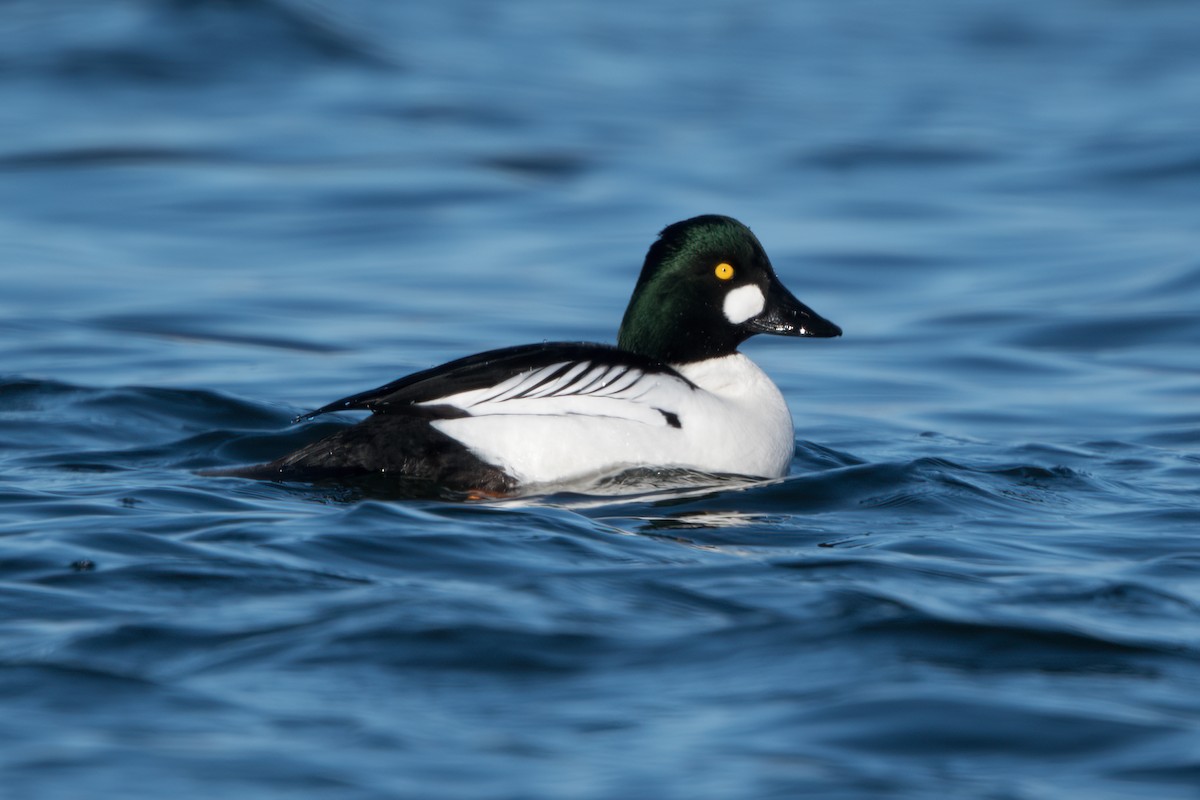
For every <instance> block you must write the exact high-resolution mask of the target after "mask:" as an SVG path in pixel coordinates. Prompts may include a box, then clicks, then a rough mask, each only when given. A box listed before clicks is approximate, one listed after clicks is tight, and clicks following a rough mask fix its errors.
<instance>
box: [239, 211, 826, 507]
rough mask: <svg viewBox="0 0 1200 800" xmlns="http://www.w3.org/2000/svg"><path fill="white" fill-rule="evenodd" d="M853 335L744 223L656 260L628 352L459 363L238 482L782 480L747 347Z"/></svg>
mask: <svg viewBox="0 0 1200 800" xmlns="http://www.w3.org/2000/svg"><path fill="white" fill-rule="evenodd" d="M758 333H770V334H775V335H779V336H814V337H832V336H840V335H841V334H842V330H841V328H839V327H838V326H837V325H835V324H833V323H832V322H830V321H828V320H826V319H824V318H822V317H820V316H819V315H817V314H816V313H815V312H814V311H813V310H812V309H810V308H809V307H808V306H806V305H804V304H803V303H801V302H800V301H799V300H797V299H796V298H795V297H794V296H793V295H792V294H791V292H789V291H788V290H787V289H786V288H784V286H783V284H782V283H780V281H779V278H778V277H776V275H775V270H774V269H773V268H772V267H771V262H770V260H769V259H768V258H767V254H766V251H765V250H764V249H763V247H762V245H761V244H759V241H758V239H757V238H756V237H755V236H754V234H753V233H751V232H750V229H749V228H747V227H746V226H745V225H743V224H742V223H740V222H738V221H737V220H735V219H732V218H731V217H725V216H718V215H705V216H699V217H693V218H692V219H687V220H684V221H682V222H677V223H675V224H673V225H669V226H667V227H666V228H664V229H663V230H662V232H661V233H660V234H659V237H658V239H657V240H656V241H655V242H654V243H653V244H652V245H651V247H650V250H649V252H648V253H647V254H646V260H645V263H644V265H643V266H642V272H641V276H640V277H639V278H638V281H637V285H636V286H635V287H634V289H633V296H632V297H631V298H630V301H629V306H628V307H627V308H626V310H625V316H624V318H623V319H622V320H621V328H620V332H619V333H618V335H617V346H616V347H613V346H611V345H604V344H591V343H583V342H552V343H544V344H531V345H524V346H521V347H508V348H504V349H500V350H491V351H488V352H485V353H479V354H478V355H473V356H468V357H466V358H461V359H458V360H456V361H451V362H449V363H447V364H443V365H441V366H438V367H434V368H432V369H427V370H424V371H422V372H417V373H414V374H412V375H409V376H407V377H404V378H400V379H399V380H396V381H393V382H392V383H389V384H387V385H385V386H380V387H379V388H377V389H371V390H370V391H366V392H362V393H360V394H355V395H352V396H350V397H346V398H343V399H341V400H337V401H335V402H333V403H330V404H328V405H326V406H322V407H321V408H318V409H317V410H316V411H312V412H309V413H307V414H304V415H302V416H300V417H297V418H296V419H297V421H300V420H309V419H312V418H314V417H316V416H319V415H321V414H326V413H329V412H333V411H354V410H365V411H370V412H372V415H371V416H370V417H368V418H367V419H365V420H363V421H361V422H359V423H358V424H357V425H354V426H352V427H349V428H345V429H343V430H340V431H338V432H336V433H334V434H332V435H330V436H328V437H326V438H324V439H321V440H320V441H318V442H315V443H313V444H310V445H308V446H306V447H303V448H301V449H299V450H297V451H295V452H293V453H291V454H289V455H285V456H283V457H282V458H279V459H277V460H275V461H272V462H270V463H268V464H261V465H258V466H254V467H249V468H245V469H241V470H233V471H230V472H226V473H224V474H233V475H239V476H243V477H252V478H260V479H273V480H300V481H309V480H319V479H328V478H346V477H351V476H356V475H367V474H378V473H386V474H388V475H395V476H397V477H399V478H404V479H415V480H422V481H429V482H432V483H434V484H436V485H438V486H440V487H444V488H446V489H449V490H453V491H466V492H472V493H481V494H484V495H495V496H502V495H507V494H513V493H517V492H526V491H529V490H530V488H531V487H535V486H544V485H554V484H558V485H561V484H564V483H568V482H575V481H581V480H585V479H589V478H595V477H598V476H602V475H609V474H615V473H618V472H623V471H625V470H629V469H635V468H679V469H685V470H695V471H699V472H704V473H714V474H733V475H741V476H747V477H754V478H776V477H780V476H782V475H783V474H784V473H785V472H786V470H787V467H788V464H789V463H790V461H791V458H792V455H793V451H794V447H795V443H794V441H793V430H792V417H791V413H790V412H789V411H788V407H787V404H786V403H785V402H784V399H783V395H782V394H780V392H779V389H778V388H777V387H776V386H775V384H774V383H772V382H771V379H770V378H768V377H767V375H766V373H764V372H763V371H762V370H761V369H760V368H759V367H758V366H756V365H755V364H754V362H752V361H751V360H750V359H748V358H746V356H744V355H742V354H741V353H739V352H738V345H740V344H741V343H742V342H744V341H745V340H746V339H748V338H750V337H751V336H753V335H755V334H758Z"/></svg>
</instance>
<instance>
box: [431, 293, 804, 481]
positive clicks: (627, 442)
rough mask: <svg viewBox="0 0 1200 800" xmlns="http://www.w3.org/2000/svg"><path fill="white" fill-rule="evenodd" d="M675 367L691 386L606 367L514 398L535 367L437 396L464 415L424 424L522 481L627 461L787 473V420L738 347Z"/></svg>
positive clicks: (575, 474)
mask: <svg viewBox="0 0 1200 800" xmlns="http://www.w3.org/2000/svg"><path fill="white" fill-rule="evenodd" d="M759 295H760V296H761V292H760V293H759ZM557 366H560V367H561V366H562V365H557ZM592 369H593V370H594V369H595V367H592ZM678 369H679V372H680V373H681V374H683V375H684V376H685V377H687V379H688V380H690V381H692V382H693V383H694V384H696V386H697V387H698V388H692V387H691V386H689V385H688V384H687V383H685V382H684V381H681V380H679V379H678V378H672V377H670V376H668V375H662V374H655V373H650V374H646V373H643V372H642V371H641V370H638V369H631V368H627V367H612V368H609V369H608V370H605V372H607V373H608V374H605V375H603V377H602V378H601V379H600V380H595V381H593V382H591V383H590V385H585V383H586V380H584V381H580V382H578V383H576V384H575V385H574V386H572V387H571V388H569V389H567V390H566V391H565V392H562V393H558V394H553V393H552V394H550V395H545V394H542V393H541V391H540V389H541V388H542V387H539V391H537V392H535V393H533V394H531V395H530V396H526V397H516V396H515V394H519V393H520V392H519V391H517V392H513V391H512V390H513V389H515V388H516V387H517V386H520V385H523V386H525V387H526V388H528V387H529V386H531V385H532V384H533V383H535V382H536V380H537V379H544V378H545V377H547V375H548V374H550V372H547V371H545V370H538V371H536V372H532V373H527V374H526V375H524V376H521V378H520V380H516V381H513V382H512V383H511V384H509V385H506V386H505V391H504V392H503V393H501V394H502V395H503V398H504V399H501V396H500V395H497V393H496V389H498V388H500V387H499V386H496V387H492V388H490V389H487V390H476V391H474V392H463V393H461V394H459V395H453V396H451V397H448V398H443V400H442V401H440V402H446V401H449V404H452V405H456V406H458V407H459V408H463V409H464V410H465V411H467V412H468V413H469V414H471V416H468V417H462V418H456V419H443V420H436V421H434V422H433V423H432V425H433V426H434V427H435V428H437V429H438V430H440V431H442V432H443V433H445V434H447V435H448V436H451V437H453V438H455V439H457V440H458V441H460V442H462V443H463V444H464V445H466V446H467V447H468V448H470V449H471V451H472V452H473V453H475V454H476V455H477V456H479V457H480V458H481V459H483V460H484V461H486V462H488V463H490V464H495V465H497V466H499V467H501V468H503V469H504V470H506V471H507V472H508V473H509V474H511V475H513V476H514V477H515V478H517V479H518V480H520V481H521V482H522V483H525V484H547V483H560V482H564V481H571V480H576V479H581V478H589V477H592V476H597V475H601V474H608V473H612V472H616V471H620V470H623V469H628V468H631V467H683V468H689V469H697V470H701V471H704V472H714V473H731V474H737V475H747V476H754V477H763V478H775V477H779V476H781V475H783V474H784V473H785V472H786V471H787V466H788V464H789V463H791V459H792V453H793V450H794V448H795V444H794V442H793V439H792V436H793V432H792V417H791V414H790V413H789V411H788V408H787V404H786V403H784V400H783V396H782V395H781V394H780V393H779V389H777V388H776V387H775V384H773V383H772V382H771V379H770V378H768V377H767V375H766V373H764V372H763V371H762V370H761V369H759V368H758V367H757V366H756V365H755V364H754V362H752V361H751V360H750V359H748V358H746V357H745V356H744V355H742V354H740V353H735V354H734V355H731V356H725V357H724V358H714V359H710V360H708V361H703V362H700V363H697V364H686V365H683V366H681V367H678ZM571 372H572V373H574V374H576V375H578V374H579V373H578V372H576V371H575V370H574V369H572V370H571ZM590 372H591V370H589V373H590ZM535 376H538V377H537V378H536V379H535ZM597 377H600V376H597ZM505 383H506V384H508V382H505ZM551 383H557V381H552V382H551ZM533 395H537V396H533ZM672 421H677V422H678V425H679V426H678V427H676V426H675V425H674V424H673V422H672Z"/></svg>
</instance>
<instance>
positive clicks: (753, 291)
mask: <svg viewBox="0 0 1200 800" xmlns="http://www.w3.org/2000/svg"><path fill="white" fill-rule="evenodd" d="M766 305H767V298H766V297H764V296H763V293H762V289H760V288H758V287H757V286H755V285H754V284H753V283H748V284H746V285H745V286H739V287H738V288H736V289H733V290H731V291H730V292H729V294H727V295H725V305H724V306H723V307H722V308H723V309H724V311H725V319H727V320H729V321H730V322H732V323H733V324H734V325H741V324H742V323H743V322H745V321H746V320H748V319H750V318H751V317H756V316H758V315H759V314H761V313H762V310H763V308H765V307H766Z"/></svg>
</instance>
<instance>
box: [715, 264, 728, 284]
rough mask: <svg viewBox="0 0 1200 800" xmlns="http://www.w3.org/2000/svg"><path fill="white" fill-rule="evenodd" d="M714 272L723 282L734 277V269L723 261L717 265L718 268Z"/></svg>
mask: <svg viewBox="0 0 1200 800" xmlns="http://www.w3.org/2000/svg"><path fill="white" fill-rule="evenodd" d="M713 272H714V274H716V276H717V277H718V278H720V279H721V280H723V281H727V280H729V279H730V278H732V277H733V267H732V266H731V265H729V264H726V263H725V262H724V261H722V262H721V263H720V264H717V268H716V269H715V270H713Z"/></svg>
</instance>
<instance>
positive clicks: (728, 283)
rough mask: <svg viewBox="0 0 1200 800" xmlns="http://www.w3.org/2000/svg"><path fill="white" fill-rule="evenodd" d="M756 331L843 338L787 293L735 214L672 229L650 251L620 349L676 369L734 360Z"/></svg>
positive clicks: (619, 338) (707, 217) (705, 218)
mask: <svg viewBox="0 0 1200 800" xmlns="http://www.w3.org/2000/svg"><path fill="white" fill-rule="evenodd" d="M756 333H773V334H776V335H778V336H818V337H830V336H841V335H842V329H841V328H839V327H838V326H837V325H834V324H833V323H832V322H830V321H829V320H827V319H825V318H823V317H821V316H819V315H818V314H817V313H816V312H815V311H813V310H812V309H811V308H809V307H808V306H806V305H804V304H803V303H801V302H800V301H799V300H797V299H796V298H795V297H794V296H792V293H791V292H789V291H788V290H787V289H785V288H784V286H783V284H782V283H780V282H779V278H778V277H776V275H775V270H774V269H773V268H772V267H771V261H770V259H768V258H767V253H766V251H765V250H763V246H762V245H761V244H759V242H758V239H757V238H755V236H754V234H753V233H751V232H750V229H749V228H747V227H746V226H745V225H743V224H742V223H740V222H738V221H737V220H736V219H733V218H731V217H722V216H718V215H716V214H708V215H705V216H701V217H692V218H691V219H685V220H684V221H683V222H676V223H675V224H674V225H668V226H667V227H666V228H664V229H663V231H662V233H660V234H659V237H658V239H657V241H655V242H654V244H652V245H651V246H650V251H649V252H648V253H647V254H646V263H645V264H644V265H643V266H642V274H641V277H639V278H638V282H637V286H635V287H634V289H633V297H632V298H630V300H629V307H628V308H627V309H625V317H624V319H622V320H621V331H620V333H619V334H618V336H617V344H618V346H620V347H621V348H622V349H624V350H630V351H633V352H635V353H640V354H642V355H645V356H649V357H651V358H654V359H657V360H659V361H662V362H665V363H668V364H686V363H689V362H694V361H702V360H704V359H707V358H716V357H719V356H725V355H730V354H732V353H734V352H736V351H737V347H738V345H740V344H741V343H742V342H744V341H746V340H747V339H749V338H750V337H751V336H753V335H754V334H756Z"/></svg>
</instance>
